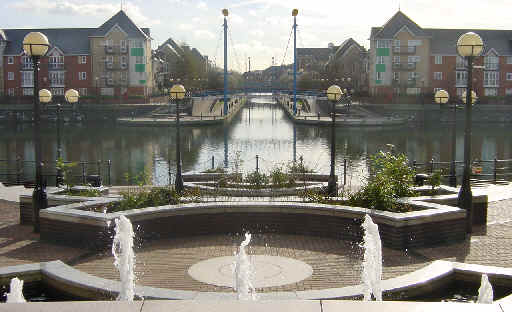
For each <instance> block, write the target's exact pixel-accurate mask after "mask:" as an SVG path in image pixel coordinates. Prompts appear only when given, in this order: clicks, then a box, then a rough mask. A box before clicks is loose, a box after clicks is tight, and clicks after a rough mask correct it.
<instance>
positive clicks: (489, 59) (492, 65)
mask: <svg viewBox="0 0 512 312" xmlns="http://www.w3.org/2000/svg"><path fill="white" fill-rule="evenodd" d="M498 63H499V59H498V57H497V56H495V55H489V56H486V57H484V66H485V69H487V70H497V69H498Z"/></svg>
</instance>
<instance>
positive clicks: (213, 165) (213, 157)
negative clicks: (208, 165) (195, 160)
mask: <svg viewBox="0 0 512 312" xmlns="http://www.w3.org/2000/svg"><path fill="white" fill-rule="evenodd" d="M213 169H215V156H213V155H212V170H213Z"/></svg>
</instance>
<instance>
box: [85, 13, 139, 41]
mask: <svg viewBox="0 0 512 312" xmlns="http://www.w3.org/2000/svg"><path fill="white" fill-rule="evenodd" d="M115 25H118V26H119V27H121V28H122V29H123V30H124V32H126V34H127V35H128V37H131V38H133V37H144V38H146V39H148V38H149V34H146V33H145V32H144V31H143V30H142V29H140V28H139V27H138V26H137V25H135V23H134V22H132V20H131V19H130V18H129V17H128V15H126V13H125V12H124V11H123V10H121V11H119V12H117V14H116V15H114V16H112V17H111V18H110V19H109V20H108V21H106V22H105V23H103V25H101V26H100V27H98V28H97V29H96V31H95V32H94V33H93V34H92V35H91V36H92V37H104V36H105V35H106V34H107V33H108V32H109V31H110V30H111V29H112V27H114V26H115ZM145 29H146V30H147V31H148V32H149V29H148V28H145Z"/></svg>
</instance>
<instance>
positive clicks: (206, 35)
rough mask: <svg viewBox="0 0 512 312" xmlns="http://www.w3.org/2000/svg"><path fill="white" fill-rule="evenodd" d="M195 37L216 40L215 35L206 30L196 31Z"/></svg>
mask: <svg viewBox="0 0 512 312" xmlns="http://www.w3.org/2000/svg"><path fill="white" fill-rule="evenodd" d="M194 36H196V37H200V38H207V39H215V35H214V34H213V33H212V32H211V31H209V30H206V29H198V30H195V31H194Z"/></svg>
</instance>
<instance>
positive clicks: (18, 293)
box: [7, 277, 27, 303]
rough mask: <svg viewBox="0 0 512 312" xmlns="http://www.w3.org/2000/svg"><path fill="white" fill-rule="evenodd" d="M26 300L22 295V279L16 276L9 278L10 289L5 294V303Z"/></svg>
mask: <svg viewBox="0 0 512 312" xmlns="http://www.w3.org/2000/svg"><path fill="white" fill-rule="evenodd" d="M24 302H27V300H25V297H23V281H22V280H20V279H18V278H17V277H15V278H13V279H11V286H10V291H9V293H8V294H7V303H24Z"/></svg>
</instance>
